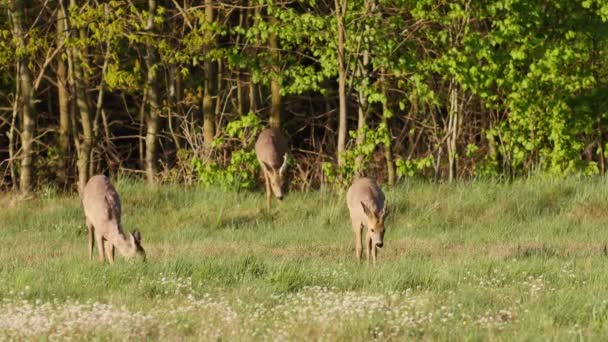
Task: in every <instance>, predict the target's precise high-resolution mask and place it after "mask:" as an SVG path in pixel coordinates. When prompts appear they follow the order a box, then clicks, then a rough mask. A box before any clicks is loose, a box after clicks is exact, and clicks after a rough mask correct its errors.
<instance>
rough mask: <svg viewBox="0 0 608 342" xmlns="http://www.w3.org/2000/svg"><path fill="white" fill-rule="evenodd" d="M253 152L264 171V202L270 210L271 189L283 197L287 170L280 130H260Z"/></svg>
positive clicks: (282, 137)
mask: <svg viewBox="0 0 608 342" xmlns="http://www.w3.org/2000/svg"><path fill="white" fill-rule="evenodd" d="M255 154H256V155H257V157H258V161H259V162H260V166H261V167H262V172H263V173H264V181H265V182H266V204H267V206H268V211H270V199H271V197H272V193H271V190H272V192H273V193H274V195H275V196H276V198H278V199H279V200H282V199H283V183H284V182H285V171H287V141H286V139H285V136H283V133H281V130H280V129H278V128H268V129H265V130H264V131H262V133H260V136H259V137H258V140H257V141H256V143H255Z"/></svg>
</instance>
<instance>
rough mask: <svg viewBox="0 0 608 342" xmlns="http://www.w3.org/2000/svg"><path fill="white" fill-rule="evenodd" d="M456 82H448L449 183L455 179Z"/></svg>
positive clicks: (456, 131)
mask: <svg viewBox="0 0 608 342" xmlns="http://www.w3.org/2000/svg"><path fill="white" fill-rule="evenodd" d="M456 87H457V85H456V81H454V80H452V81H451V82H450V89H449V92H450V109H449V119H448V134H449V137H448V140H447V150H448V181H449V182H450V183H451V182H453V181H454V179H455V177H456V157H457V156H456V153H457V151H456V142H457V139H458V127H459V124H458V120H459V113H458V110H459V108H458V90H457V88H456Z"/></svg>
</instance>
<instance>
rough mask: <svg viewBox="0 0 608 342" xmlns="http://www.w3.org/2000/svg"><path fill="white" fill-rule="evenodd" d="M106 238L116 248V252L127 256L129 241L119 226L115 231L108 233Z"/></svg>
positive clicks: (129, 246)
mask: <svg viewBox="0 0 608 342" xmlns="http://www.w3.org/2000/svg"><path fill="white" fill-rule="evenodd" d="M106 239H107V240H108V241H109V242H110V243H111V244H112V245H114V247H116V249H118V252H119V253H120V254H122V256H127V255H128V254H129V250H130V249H131V241H130V240H129V238H128V237H126V236H125V234H124V233H123V232H122V229H120V228H119V229H118V230H117V231H116V232H114V233H112V234H109V236H107V237H106Z"/></svg>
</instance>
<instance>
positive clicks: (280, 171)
mask: <svg viewBox="0 0 608 342" xmlns="http://www.w3.org/2000/svg"><path fill="white" fill-rule="evenodd" d="M285 171H287V153H285V154H284V155H283V165H281V168H280V169H279V173H280V174H281V175H284V174H285Z"/></svg>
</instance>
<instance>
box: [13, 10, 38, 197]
mask: <svg viewBox="0 0 608 342" xmlns="http://www.w3.org/2000/svg"><path fill="white" fill-rule="evenodd" d="M9 15H10V18H11V21H12V31H13V36H14V38H15V39H16V41H17V46H18V48H19V49H20V50H22V51H23V50H24V49H25V47H26V45H27V44H26V37H25V35H26V33H27V32H25V22H24V20H25V13H24V9H23V1H21V0H11V1H9ZM29 63H30V61H29V58H28V57H27V56H25V55H20V56H18V60H17V79H18V82H19V87H20V90H21V99H22V101H23V106H22V113H23V115H22V120H21V123H22V125H23V126H22V127H21V155H22V157H21V174H20V180H19V186H20V189H21V192H22V193H24V194H27V193H29V192H31V191H32V189H33V187H34V181H33V172H34V171H33V168H34V166H33V165H34V160H33V159H34V130H35V123H36V110H35V107H34V84H33V79H32V72H31V70H30V68H29Z"/></svg>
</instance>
